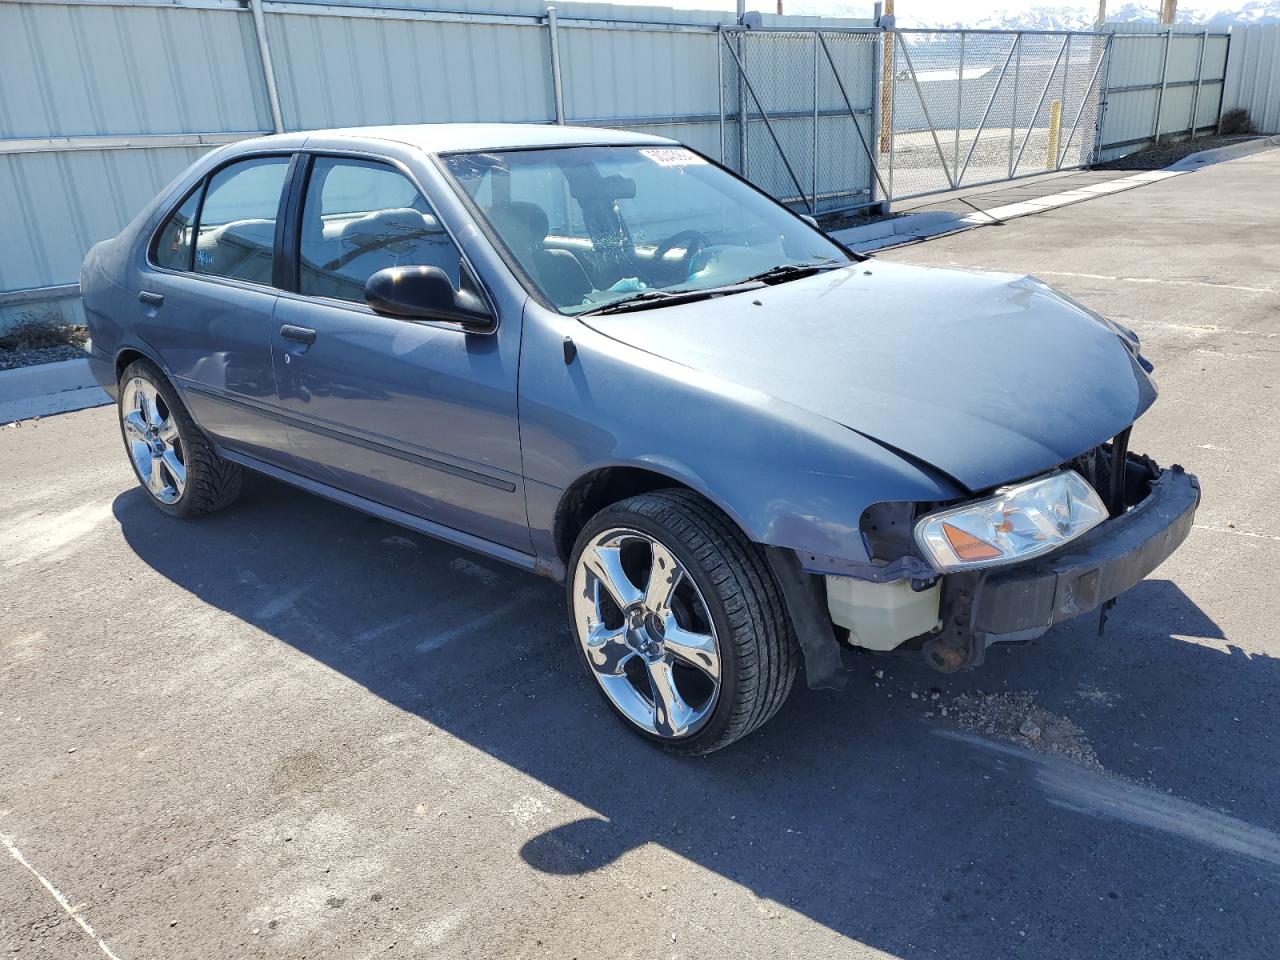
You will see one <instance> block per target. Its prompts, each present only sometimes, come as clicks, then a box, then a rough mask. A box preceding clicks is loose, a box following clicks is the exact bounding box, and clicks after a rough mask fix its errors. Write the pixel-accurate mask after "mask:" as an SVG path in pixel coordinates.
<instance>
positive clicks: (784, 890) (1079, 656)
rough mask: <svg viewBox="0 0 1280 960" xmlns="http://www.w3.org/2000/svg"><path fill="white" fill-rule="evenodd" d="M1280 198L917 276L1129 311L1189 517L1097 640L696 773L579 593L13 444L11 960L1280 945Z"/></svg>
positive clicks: (1166, 192)
mask: <svg viewBox="0 0 1280 960" xmlns="http://www.w3.org/2000/svg"><path fill="white" fill-rule="evenodd" d="M1277 200H1280V151H1272V152H1270V153H1263V154H1257V155H1254V156H1250V157H1246V158H1243V159H1240V160H1235V161H1232V162H1229V163H1223V164H1218V165H1215V166H1213V167H1210V168H1207V169H1205V170H1201V171H1198V172H1196V173H1192V174H1188V175H1186V176H1182V177H1177V178H1174V179H1172V180H1168V181H1165V182H1162V183H1159V184H1155V185H1152V186H1148V187H1143V188H1140V189H1137V190H1133V191H1129V192H1126V193H1122V194H1117V195H1114V196H1110V197H1106V198H1103V199H1099V200H1095V201H1090V202H1087V203H1082V204H1078V205H1075V206H1071V207H1065V208H1061V209H1057V210H1053V211H1051V212H1049V213H1045V214H1041V215H1038V216H1031V217H1024V218H1021V219H1018V220H1015V221H1011V222H1009V223H1008V224H1006V225H1003V226H991V227H983V228H981V229H978V230H974V231H970V232H967V233H963V234H958V235H954V236H951V237H945V238H941V239H937V240H934V241H931V242H927V243H922V244H917V245H914V246H910V247H903V248H899V249H896V250H894V251H892V252H891V253H890V254H887V255H886V258H888V259H894V260H903V261H911V262H916V263H927V264H937V265H948V266H962V267H971V268H975V269H991V270H1002V271H1012V272H1017V273H1033V274H1035V275H1037V276H1039V277H1041V278H1042V279H1044V280H1046V281H1047V282H1050V283H1052V284H1054V285H1055V286H1057V287H1059V288H1060V289H1062V290H1064V291H1065V292H1067V293H1069V294H1070V295H1071V296H1073V297H1075V298H1077V299H1079V300H1081V301H1083V302H1085V303H1087V304H1089V305H1090V306H1092V307H1094V308H1095V309H1098V310H1099V311H1101V312H1103V313H1107V314H1109V315H1110V316H1112V317H1115V318H1116V319H1118V320H1120V321H1122V322H1124V323H1126V324H1128V325H1130V326H1131V327H1133V328H1134V329H1135V330H1137V331H1138V333H1139V334H1141V335H1142V337H1143V340H1144V344H1145V350H1146V352H1147V354H1148V355H1149V356H1150V358H1151V359H1152V360H1153V361H1154V362H1155V363H1156V375H1157V377H1158V380H1159V383H1160V386H1161V390H1162V395H1161V398H1160V400H1159V401H1158V403H1157V404H1156V406H1155V407H1154V408H1153V409H1152V410H1151V411H1150V412H1149V413H1148V414H1147V415H1146V416H1144V417H1143V418H1142V419H1141V420H1140V421H1139V423H1138V425H1137V426H1136V428H1135V430H1134V435H1133V440H1132V447H1133V449H1135V450H1138V451H1142V452H1147V453H1150V454H1151V455H1153V456H1154V457H1156V459H1157V460H1159V461H1160V462H1162V463H1172V462H1179V463H1182V464H1184V465H1185V466H1186V467H1187V468H1188V469H1190V470H1192V471H1194V472H1196V473H1198V474H1199V475H1200V477H1201V480H1202V483H1203V489H1204V501H1203V505H1202V507H1201V510H1200V513H1199V515H1198V517H1197V524H1196V527H1195V529H1194V531H1193V533H1192V535H1191V537H1190V539H1189V540H1188V542H1187V543H1186V544H1185V545H1184V547H1183V549H1182V550H1181V551H1179V552H1178V553H1177V554H1175V555H1174V556H1173V557H1172V558H1171V559H1170V560H1169V561H1168V562H1167V563H1166V564H1165V565H1164V566H1162V567H1161V568H1160V569H1159V570H1157V571H1156V572H1155V573H1154V574H1153V576H1152V577H1151V578H1150V579H1149V580H1147V581H1146V582H1144V583H1143V584H1142V585H1140V586H1139V587H1137V588H1136V589H1135V590H1134V591H1132V593H1130V594H1128V595H1126V596H1125V597H1124V598H1122V600H1121V602H1120V604H1119V606H1118V607H1117V608H1116V609H1115V611H1114V613H1113V615H1112V618H1111V621H1110V624H1109V626H1108V629H1107V631H1106V633H1105V634H1104V635H1103V636H1101V637H1100V636H1098V634H1097V622H1096V619H1094V618H1088V619H1086V620H1084V621H1077V622H1074V623H1071V624H1068V625H1065V626H1062V627H1059V628H1056V629H1054V630H1052V631H1051V632H1050V633H1049V634H1047V635H1046V636H1044V637H1043V638H1041V639H1039V640H1037V641H1034V642H1032V643H1029V644H1026V645H1023V646H1016V647H1007V648H1006V647H1002V648H997V649H995V650H993V651H992V652H991V655H990V657H989V661H988V663H987V664H986V665H985V666H984V667H983V668H981V669H980V670H978V671H974V672H971V673H965V674H960V675H952V676H942V675H940V674H936V673H934V672H932V671H931V670H929V669H928V668H927V667H926V666H925V665H924V664H923V662H920V661H917V660H904V659H895V658H889V657H874V656H870V655H868V656H861V657H855V658H854V662H855V672H854V673H853V674H852V676H851V682H850V684H849V686H848V689H846V690H845V691H843V692H840V693H833V692H811V691H809V690H807V689H805V688H804V687H803V684H799V685H798V686H797V689H796V691H795V693H794V694H793V695H792V697H791V699H790V701H789V702H788V704H787V705H786V706H785V707H784V708H783V710H782V712H781V713H780V714H779V715H778V716H777V717H776V718H775V719H774V720H773V721H772V722H770V723H769V724H768V725H767V726H766V727H764V728H763V729H762V730H761V731H759V732H758V733H757V734H755V735H753V736H751V737H750V738H748V739H747V740H745V741H742V742H740V743H739V744H737V745H735V746H733V747H731V748H729V749H727V750H725V751H723V752H720V753H717V754H715V755H712V756H710V757H706V758H699V759H678V758H672V757H668V756H665V755H663V754H661V753H658V752H655V751H654V750H653V749H651V748H650V747H648V746H646V745H645V744H643V743H642V742H640V741H639V740H638V739H637V738H635V737H632V736H630V735H629V734H627V733H626V732H625V731H623V730H622V728H621V727H620V726H619V724H618V723H617V722H616V721H614V720H613V719H612V718H611V717H610V716H609V715H608V714H607V712H606V710H605V708H604V707H603V705H602V704H601V703H600V701H599V699H598V697H597V695H596V693H595V692H594V690H593V689H592V688H591V686H590V685H589V683H590V681H589V678H587V677H586V676H585V675H584V674H583V673H582V671H581V668H580V666H579V664H578V662H577V659H576V654H575V653H574V651H573V650H572V648H571V646H570V637H569V634H568V630H567V627H566V623H565V615H564V613H563V595H562V591H561V588H560V587H558V586H556V585H554V584H552V583H550V582H549V581H544V580H540V579H537V578H535V577H532V576H529V575H526V574H523V573H521V572H518V571H516V570H514V569H507V568H504V567H502V566H500V565H497V564H496V563H494V562H491V561H488V560H484V559H481V558H478V557H475V556H472V555H468V554H465V553H462V552H460V551H458V550H455V549H453V548H450V547H447V546H444V545H442V544H439V543H436V542H433V541H430V540H428V539H426V538H423V537H420V536H418V535H416V534H413V533H409V532H406V531H404V530H400V529H398V528H395V527H392V526H390V525H388V524H386V523H383V522H381V521H378V520H374V519H371V518H368V517H366V516H364V515H361V514H359V513H355V512H353V511H351V510H347V509H344V508H342V507H339V506H336V505H333V504H331V503H329V502H327V501H324V500H321V499H318V498H316V497H313V496H310V495H307V494H303V493H300V492H297V491H294V490H292V489H290V488H287V487H285V486H282V485H280V484H278V483H275V482H272V481H268V480H265V479H259V480H254V481H252V482H250V483H249V484H248V485H247V488H246V491H245V495H244V497H243V499H242V500H241V501H240V502H239V503H238V504H237V505H236V506H235V507H234V508H233V509H231V510H228V511H226V512H224V513H221V514H217V515H214V516H211V517H207V518H204V519H201V520H199V521H195V522H181V521H177V520H172V519H170V518H168V517H166V516H164V515H162V514H161V513H160V512H159V511H157V510H155V509H153V508H152V507H150V506H149V504H148V503H147V502H146V501H145V499H144V496H143V493H142V492H141V491H140V490H139V489H138V488H137V487H136V485H135V483H134V478H133V476H132V473H131V472H130V470H129V468H128V466H127V463H126V461H125V456H124V453H123V450H122V449H121V443H120V438H119V435H118V432H117V428H116V425H115V421H114V409H113V408H110V407H107V408H100V409H94V410H85V411H81V412H78V413H69V414H63V415H60V416H54V417H49V418H45V419H42V420H39V421H36V422H31V421H28V422H25V423H23V424H22V425H21V426H18V427H9V428H4V429H0V843H2V845H3V847H4V849H3V850H0V955H5V956H7V955H10V954H12V955H15V956H18V957H39V958H46V957H47V958H58V960H78V958H91V957H102V956H108V957H117V958H119V960H138V958H166V960H167V958H187V957H190V958H201V960H209V958H241V957H313V958H314V957H326V958H348V957H350V958H365V957H375V956H379V957H381V956H404V957H423V958H436V957H439V958H451V960H469V958H499V957H501V958H540V957H547V958H558V960H559V958H563V960H569V958H573V957H578V958H582V960H587V958H604V957H608V958H614V957H635V958H695V957H696V958H707V957H715V958H720V957H724V958H739V957H743V958H746V957H750V958H763V957H770V958H773V957H796V958H827V957H831V958H845V957H881V956H893V957H901V958H906V960H918V958H932V957H944V958H969V957H972V958H982V960H990V958H998V957H1026V958H1036V960H1044V958H1058V957H1061V958H1079V957H1124V958H1140V957H1177V958H1182V957H1215V958H1224V957H1229V958H1255V957H1256V958H1271V957H1275V956H1277V955H1278V954H1280V909H1277V906H1278V905H1280V749H1278V748H1280V737H1278V735H1277V731H1278V730H1280V698H1278V697H1277V686H1278V682H1280V659H1277V658H1278V657H1280V639H1278V633H1277V619H1278V615H1280V587H1278V586H1277V582H1278V579H1280V578H1278V577H1277V568H1278V566H1280V564H1278V563H1277V561H1280V510H1278V509H1277V503H1278V502H1280V468H1278V467H1277V461H1278V459H1280V430H1278V429H1277V423H1280V271H1278V269H1277V265H1278V264H1280V203H1278V202H1277ZM963 308H964V305H963V304H956V310H957V314H958V315H959V314H960V313H961V312H962V311H963ZM886 322H888V321H886ZM957 322H962V320H961V319H960V317H959V316H958V317H957ZM1045 349H1046V350H1053V349H1055V345H1054V344H1052V343H1046V344H1045ZM1007 362H1009V363H1010V364H1016V363H1017V362H1018V358H1017V357H1016V356H1010V357H1008V358H1007ZM935 695H936V697H935ZM987 695H993V696H992V697H991V699H990V700H988V699H986V697H987ZM1010 705H1012V706H1010ZM944 708H945V709H946V713H945V714H944V712H943V711H944ZM1024 714H1027V715H1034V717H1035V718H1036V719H1037V725H1038V726H1039V727H1040V728H1041V730H1042V731H1043V733H1042V735H1041V737H1039V738H1037V739H1036V740H1035V741H1028V740H1027V738H1025V737H1020V736H1018V735H1017V734H1016V733H1015V732H1014V731H1013V730H1011V729H1007V723H1008V722H1010V721H1011V720H1012V721H1014V722H1016V721H1018V720H1020V719H1023V715H1024ZM966 718H967V719H966ZM1059 745H1065V747H1069V748H1070V749H1065V748H1064V749H1060V750H1059V749H1056V747H1057V746H1059ZM1099 768H1101V769H1099Z"/></svg>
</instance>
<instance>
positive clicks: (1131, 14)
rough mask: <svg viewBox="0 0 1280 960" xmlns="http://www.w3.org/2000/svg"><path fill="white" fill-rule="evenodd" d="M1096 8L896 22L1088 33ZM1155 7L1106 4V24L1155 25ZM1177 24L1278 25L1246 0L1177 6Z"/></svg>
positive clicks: (1274, 1)
mask: <svg viewBox="0 0 1280 960" xmlns="http://www.w3.org/2000/svg"><path fill="white" fill-rule="evenodd" d="M1096 11H1097V8H1096V7H1094V8H1093V9H1090V8H1088V7H1078V6H1051V5H1045V6H1035V7H1030V8H1024V9H1011V10H1001V9H999V8H998V7H997V8H996V9H993V10H992V11H991V12H989V13H987V14H986V15H984V16H980V17H976V18H972V19H970V20H967V21H965V22H954V23H941V22H930V23H923V22H922V23H918V24H917V23H907V20H908V19H911V18H910V16H909V15H908V16H902V17H899V18H898V23H899V24H900V25H901V26H904V27H905V26H922V27H923V26H930V27H952V26H955V27H972V28H984V27H985V28H1018V29H1022V30H1089V29H1091V28H1092V27H1093V23H1094V19H1095V18H1096V15H1097V13H1096ZM1159 20H1160V5H1159V4H1158V3H1125V4H1118V5H1112V4H1110V3H1109V4H1107V22H1108V23H1134V22H1148V23H1157V22H1159ZM1177 22H1178V23H1186V24H1196V25H1197V26H1200V25H1203V26H1206V27H1229V26H1233V25H1236V24H1249V23H1280V0H1248V2H1246V3H1245V4H1243V5H1242V6H1239V7H1227V8H1223V7H1216V6H1215V7H1201V6H1186V7H1183V6H1182V5H1179V9H1178V15H1177Z"/></svg>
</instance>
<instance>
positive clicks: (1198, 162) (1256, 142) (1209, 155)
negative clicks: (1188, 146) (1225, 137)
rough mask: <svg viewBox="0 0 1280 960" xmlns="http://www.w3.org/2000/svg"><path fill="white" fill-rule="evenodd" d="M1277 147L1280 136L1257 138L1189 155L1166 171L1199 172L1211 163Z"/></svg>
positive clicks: (1279, 145)
mask: <svg viewBox="0 0 1280 960" xmlns="http://www.w3.org/2000/svg"><path fill="white" fill-rule="evenodd" d="M1275 147H1280V136H1277V137H1257V138H1256V139H1253V140H1244V141H1241V142H1240V143H1229V144H1227V145H1226V146H1225V147H1214V148H1213V149H1212V150H1201V151H1200V152H1199V153H1191V154H1187V156H1185V157H1183V158H1182V159H1181V160H1179V161H1178V162H1177V163H1173V164H1170V165H1169V166H1167V167H1165V169H1166V170H1179V171H1186V170H1199V169H1200V168H1201V167H1204V166H1208V165H1209V164H1211V163H1222V162H1224V161H1226V160H1235V159H1237V158H1238V157H1247V156H1249V154H1251V153H1260V152H1261V151H1263V150H1271V149H1273V148H1275Z"/></svg>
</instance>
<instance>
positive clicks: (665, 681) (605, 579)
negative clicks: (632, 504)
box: [573, 528, 721, 739]
mask: <svg viewBox="0 0 1280 960" xmlns="http://www.w3.org/2000/svg"><path fill="white" fill-rule="evenodd" d="M573 576H574V583H573V598H574V600H573V606H574V610H573V614H574V625H575V631H576V633H577V636H578V642H579V643H581V644H582V649H583V652H584V653H585V654H586V658H587V663H588V664H589V665H590V667H591V670H592V673H593V674H594V675H595V678H596V680H597V681H598V682H599V684H600V686H601V688H603V690H604V692H605V695H606V696H608V698H609V699H610V701H612V703H613V705H614V706H615V707H617V708H618V710H619V711H621V712H622V714H623V715H624V716H625V717H626V718H627V719H628V720H630V721H631V722H632V723H634V724H635V725H636V726H638V727H640V728H641V729H642V730H645V731H647V732H648V733H651V734H653V735H655V736H658V737H662V738H664V739H674V738H677V737H686V736H689V735H690V734H693V733H695V732H696V731H697V730H699V729H700V728H701V727H702V726H703V725H704V724H705V723H706V722H707V720H708V719H709V718H710V716H711V713H712V711H713V710H714V709H715V705H716V702H717V700H718V699H719V695H720V680H721V661H720V645H719V643H718V641H717V639H716V630H715V624H714V623H713V622H712V619H711V612H710V610H709V609H708V608H707V604H706V601H705V600H704V599H703V597H702V593H701V592H700V591H699V590H698V587H697V585H696V584H695V583H694V582H693V578H692V577H691V576H690V575H689V572H688V571H687V570H686V569H685V568H684V566H683V565H682V564H681V563H680V561H678V560H677V559H676V558H675V556H674V555H673V554H672V553H671V551H670V550H668V549H667V548H666V547H665V546H663V545H662V544H661V543H659V542H658V541H657V540H655V539H654V538H653V537H651V536H649V535H648V534H645V533H641V532H639V531H638V530H628V529H623V528H615V529H611V530H606V531H604V532H602V533H601V534H599V535H598V536H596V537H595V538H593V539H592V540H591V542H590V543H588V544H587V545H586V546H585V547H584V548H583V550H582V554H581V556H580V557H579V558H578V565H577V568H576V569H575V570H574V574H573Z"/></svg>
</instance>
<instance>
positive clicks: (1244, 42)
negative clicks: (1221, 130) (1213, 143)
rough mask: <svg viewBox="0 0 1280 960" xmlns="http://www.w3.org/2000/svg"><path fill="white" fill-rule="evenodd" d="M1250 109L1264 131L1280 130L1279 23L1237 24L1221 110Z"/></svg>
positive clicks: (1233, 34) (1233, 32) (1256, 122)
mask: <svg viewBox="0 0 1280 960" xmlns="http://www.w3.org/2000/svg"><path fill="white" fill-rule="evenodd" d="M1234 108H1240V109H1243V110H1246V111H1248V113H1249V118H1250V119H1251V120H1252V121H1253V125H1254V126H1255V127H1257V128H1258V130H1259V131H1260V132H1262V133H1280V23H1272V24H1266V25H1264V26H1252V27H1236V28H1234V29H1232V31H1231V57H1230V59H1229V60H1228V61H1227V84H1226V91H1225V93H1224V94H1223V101H1222V109H1223V110H1231V109H1234Z"/></svg>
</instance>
